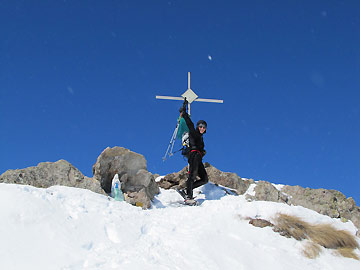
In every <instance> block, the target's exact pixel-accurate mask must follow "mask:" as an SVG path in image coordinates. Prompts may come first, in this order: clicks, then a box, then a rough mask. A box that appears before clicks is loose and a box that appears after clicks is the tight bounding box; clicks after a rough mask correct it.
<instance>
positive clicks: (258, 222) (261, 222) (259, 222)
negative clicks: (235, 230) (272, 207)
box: [249, 218, 274, 228]
mask: <svg viewBox="0 0 360 270" xmlns="http://www.w3.org/2000/svg"><path fill="white" fill-rule="evenodd" d="M249 224H251V225H253V226H255V227H259V228H265V227H273V226H274V225H273V224H272V223H271V222H269V221H267V220H265V219H261V218H250V221H249Z"/></svg>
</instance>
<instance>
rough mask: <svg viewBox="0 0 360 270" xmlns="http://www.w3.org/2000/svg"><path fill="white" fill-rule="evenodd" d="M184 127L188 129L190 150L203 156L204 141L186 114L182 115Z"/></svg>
mask: <svg viewBox="0 0 360 270" xmlns="http://www.w3.org/2000/svg"><path fill="white" fill-rule="evenodd" d="M182 116H183V118H184V120H185V122H186V125H187V126H188V128H189V144H190V149H191V150H198V151H200V152H201V154H202V155H204V154H205V150H204V140H203V135H202V134H201V133H200V131H199V129H197V128H195V126H194V123H193V122H192V121H191V119H190V117H189V115H188V114H187V112H183V114H182Z"/></svg>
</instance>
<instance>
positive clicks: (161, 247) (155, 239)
mask: <svg viewBox="0 0 360 270" xmlns="http://www.w3.org/2000/svg"><path fill="white" fill-rule="evenodd" d="M195 191H196V192H195V195H196V196H197V199H198V200H199V202H200V206H194V207H190V206H184V205H183V204H181V198H180V196H179V195H178V194H177V193H176V192H175V191H173V190H161V193H160V194H159V195H158V196H157V197H156V198H155V200H154V203H153V206H152V209H149V210H142V209H141V208H138V207H134V206H131V205H129V204H127V203H126V202H118V201H115V200H113V199H110V198H107V197H105V196H102V195H99V194H96V193H93V192H91V191H88V190H83V189H76V188H70V187H61V186H54V187H51V188H48V189H39V188H34V187H31V186H21V185H12V184H0V217H1V222H0V237H1V241H0V254H1V259H0V269H64V270H65V269H66V270H67V269H157V270H159V269H263V267H264V266H265V267H266V269H269V270H271V269H276V270H279V269H286V270H288V269H294V270H296V269H299V270H300V269H301V270H304V269H330V270H331V269H337V270H338V269H360V268H359V267H360V262H359V261H356V260H354V259H348V258H343V257H338V256H335V255H334V254H333V252H332V251H331V250H326V249H323V250H322V253H321V255H320V257H319V258H317V259H314V260H311V259H307V258H305V257H304V256H303V255H302V254H301V252H302V248H303V245H304V243H305V242H298V241H296V240H294V239H288V238H285V237H282V236H280V235H279V234H277V233H274V232H273V231H272V230H271V228H263V229H260V228H256V227H253V226H252V225H250V224H249V223H248V220H247V217H253V218H254V217H259V218H264V219H268V220H272V218H273V217H274V216H275V215H276V213H278V212H281V213H287V214H293V215H297V216H299V217H301V218H303V219H305V220H306V221H309V222H313V223H331V224H333V225H334V226H336V227H337V228H340V229H345V230H348V231H350V232H351V233H353V234H355V232H356V228H355V227H354V225H353V224H352V223H351V222H347V223H342V222H341V221H339V220H336V219H331V218H330V217H327V216H323V215H320V214H318V213H316V212H314V211H312V210H308V209H305V208H303V207H299V206H296V207H295V206H288V205H285V204H280V203H273V202H248V201H246V199H245V196H232V195H228V194H227V192H225V190H224V188H222V187H218V186H215V185H214V184H211V183H208V184H207V185H205V186H203V187H202V188H199V189H196V190H195ZM356 252H357V254H358V255H360V253H359V251H356Z"/></svg>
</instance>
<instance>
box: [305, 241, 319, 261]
mask: <svg viewBox="0 0 360 270" xmlns="http://www.w3.org/2000/svg"><path fill="white" fill-rule="evenodd" d="M320 252H321V247H320V246H319V245H318V244H316V243H314V242H312V241H308V242H307V243H306V244H305V245H304V250H303V254H304V256H305V257H306V258H309V259H315V258H316V257H318V256H319V254H320Z"/></svg>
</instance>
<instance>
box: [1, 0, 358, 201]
mask: <svg viewBox="0 0 360 270" xmlns="http://www.w3.org/2000/svg"><path fill="white" fill-rule="evenodd" d="M0 4H1V9H0V33H1V40H0V126H1V129H0V147H1V151H0V153H1V154H0V173H3V172H4V171H6V170H7V169H17V168H25V167H29V166H35V165H37V164H38V163H39V162H43V161H57V160H59V159H65V160H67V161H69V162H70V163H72V164H73V165H74V166H75V167H77V168H78V169H80V170H81V171H82V172H83V173H84V174H85V175H87V176H90V177H91V176H92V165H93V164H94V163H95V161H96V158H97V157H98V156H99V155H100V153H101V152H102V151H103V150H104V149H105V148H106V147H107V146H110V147H113V146H122V147H126V148H129V149H131V150H132V151H135V152H138V153H141V154H143V155H144V156H145V157H146V159H147V161H148V169H149V171H151V172H153V173H159V174H166V173H171V172H175V171H179V170H180V169H182V168H183V167H184V166H186V161H184V160H183V159H182V157H181V156H180V155H179V154H177V155H176V156H174V157H172V158H171V159H169V160H168V161H166V162H163V161H162V156H163V155H164V152H165V150H166V148H167V145H168V143H169V140H170V137H171V135H172V132H173V130H174V128H175V125H176V119H177V117H178V114H179V113H178V109H179V107H180V106H181V102H180V101H164V100H156V99H155V96H156V95H171V96H179V95H181V94H182V93H183V92H185V90H186V89H187V72H189V71H190V72H191V86H192V89H193V90H194V91H195V93H197V94H198V96H200V97H202V98H219V99H223V100H224V104H205V103H200V102H198V103H194V104H193V106H192V118H193V119H194V121H197V120H199V119H205V120H206V121H207V122H208V131H207V134H206V135H205V138H204V139H205V146H206V149H207V152H208V153H207V155H206V157H205V159H204V161H207V162H210V163H211V164H212V165H213V166H215V167H217V168H218V169H220V170H223V171H230V172H236V173H237V174H238V175H240V176H241V177H246V178H253V179H255V180H267V181H270V182H274V183H282V184H288V185H300V186H303V187H311V188H326V189H336V190H339V191H341V192H343V193H344V194H345V195H346V196H347V197H349V196H351V197H353V198H354V199H355V200H356V202H357V204H359V202H360V194H359V190H360V184H359V181H360V166H359V165H360V164H359V159H360V158H359V157H360V154H359V152H360V143H359V137H360V136H359V135H360V127H359V116H360V115H359V110H360V105H359V99H360V94H359V90H360V2H359V1H355V0H353V1H351V0H350V1H335V0H331V1H321V0H320V1H265V0H263V1H202V0H199V1H171V0H168V1H161V0H159V1H145V0H144V1H133V0H132V1H127V0H124V1H105V0H104V1H74V0H67V1H14V0H11V1H10V0H8V1H0ZM209 56H210V57H209Z"/></svg>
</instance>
